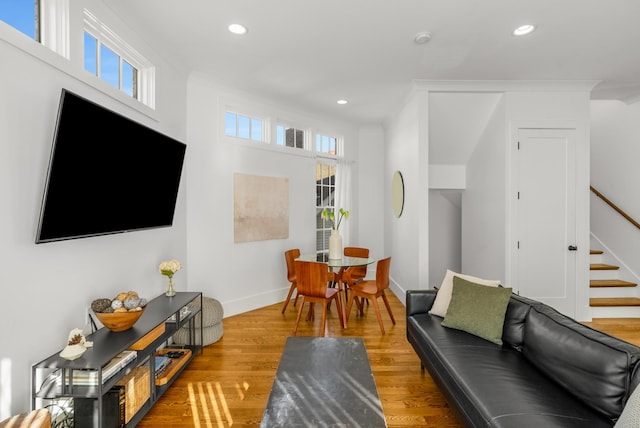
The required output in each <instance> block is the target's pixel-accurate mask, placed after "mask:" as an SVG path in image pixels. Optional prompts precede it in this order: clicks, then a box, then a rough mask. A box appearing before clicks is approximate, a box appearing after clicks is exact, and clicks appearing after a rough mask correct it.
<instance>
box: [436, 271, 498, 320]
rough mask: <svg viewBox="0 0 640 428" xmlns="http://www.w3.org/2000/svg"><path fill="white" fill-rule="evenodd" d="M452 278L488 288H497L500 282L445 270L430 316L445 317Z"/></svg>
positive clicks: (451, 288)
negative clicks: (455, 277)
mask: <svg viewBox="0 0 640 428" xmlns="http://www.w3.org/2000/svg"><path fill="white" fill-rule="evenodd" d="M454 276H457V277H458V278H462V279H465V280H467V281H469V282H474V283H476V284H480V285H488V286H490V287H497V286H499V285H500V281H498V280H494V279H482V278H476V277H475V276H471V275H463V274H461V273H456V272H453V271H451V270H449V269H447V273H446V274H445V275H444V279H443V280H442V284H440V289H439V290H438V294H436V299H435V301H434V302H433V306H432V307H431V310H430V311H429V313H430V314H432V315H437V316H439V317H442V318H444V317H445V315H447V309H448V308H449V303H450V302H451V292H452V291H453V277H454Z"/></svg>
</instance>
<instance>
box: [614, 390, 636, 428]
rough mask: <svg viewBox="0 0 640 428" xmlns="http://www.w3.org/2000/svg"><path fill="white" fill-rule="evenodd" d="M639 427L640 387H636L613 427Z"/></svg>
mask: <svg viewBox="0 0 640 428" xmlns="http://www.w3.org/2000/svg"><path fill="white" fill-rule="evenodd" d="M638 427H640V387H636V389H635V391H633V394H631V397H629V400H627V404H625V405H624V409H622V414H621V415H620V417H619V418H618V421H617V422H616V424H615V426H614V427H613V428H638Z"/></svg>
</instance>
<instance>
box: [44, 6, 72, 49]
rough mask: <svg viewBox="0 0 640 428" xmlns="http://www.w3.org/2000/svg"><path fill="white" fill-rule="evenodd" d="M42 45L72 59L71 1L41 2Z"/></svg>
mask: <svg viewBox="0 0 640 428" xmlns="http://www.w3.org/2000/svg"><path fill="white" fill-rule="evenodd" d="M38 22H39V26H40V43H41V44H43V45H44V46H46V47H48V48H49V49H51V50H52V51H54V52H56V53H58V54H59V55H60V56H62V57H64V58H66V59H70V52H71V45H70V40H69V27H70V25H69V0H40V16H39V19H38Z"/></svg>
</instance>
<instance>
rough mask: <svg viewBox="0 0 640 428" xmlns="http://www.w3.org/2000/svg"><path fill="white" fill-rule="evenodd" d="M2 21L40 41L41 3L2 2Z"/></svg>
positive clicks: (20, 0) (35, 1)
mask: <svg viewBox="0 0 640 428" xmlns="http://www.w3.org/2000/svg"><path fill="white" fill-rule="evenodd" d="M0 21H4V22H6V23H7V24H9V25H11V26H12V27H13V28H15V29H16V30H19V31H20V32H22V33H24V34H26V35H27V36H29V37H30V38H32V39H34V40H36V41H40V24H39V22H40V1H39V0H33V1H26V0H2V7H0Z"/></svg>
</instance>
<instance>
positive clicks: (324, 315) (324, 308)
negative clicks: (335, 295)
mask: <svg viewBox="0 0 640 428" xmlns="http://www.w3.org/2000/svg"><path fill="white" fill-rule="evenodd" d="M327 306H329V302H324V303H323V304H322V324H321V325H320V328H321V331H322V337H324V330H325V328H326V327H327Z"/></svg>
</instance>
